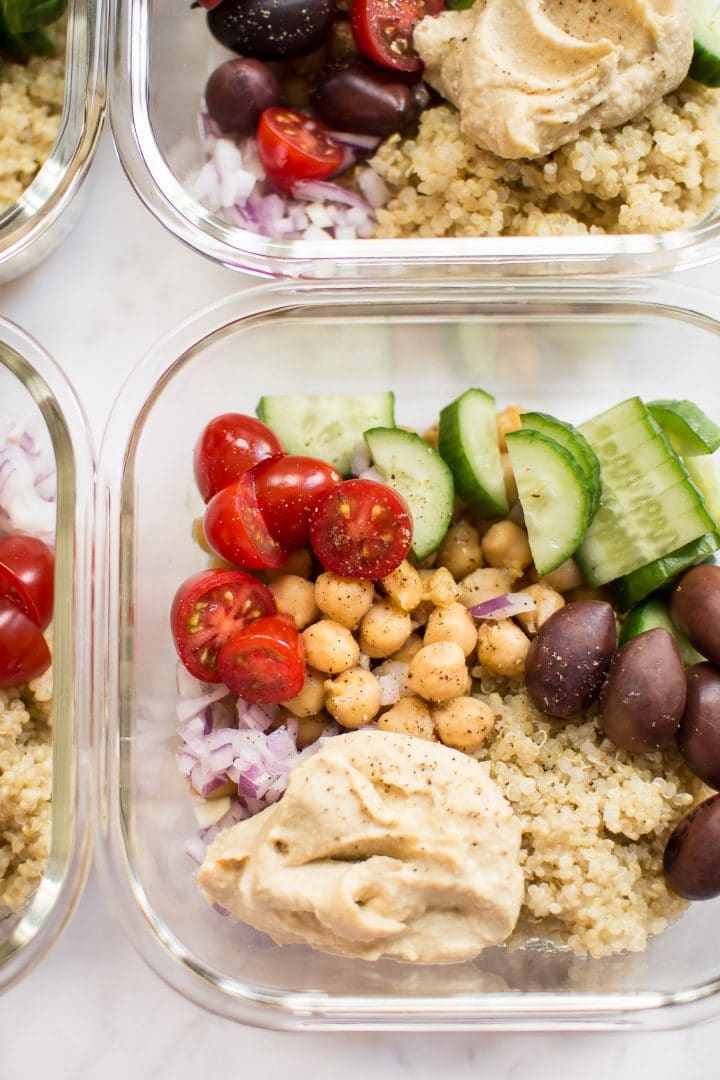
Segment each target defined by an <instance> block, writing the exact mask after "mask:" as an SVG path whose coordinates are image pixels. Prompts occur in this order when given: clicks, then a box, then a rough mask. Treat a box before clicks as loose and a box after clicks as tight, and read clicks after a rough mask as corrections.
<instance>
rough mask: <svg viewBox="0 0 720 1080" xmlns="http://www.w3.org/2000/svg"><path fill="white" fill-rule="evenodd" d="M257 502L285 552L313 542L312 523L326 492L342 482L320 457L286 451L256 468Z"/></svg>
mask: <svg viewBox="0 0 720 1080" xmlns="http://www.w3.org/2000/svg"><path fill="white" fill-rule="evenodd" d="M253 475H254V479H255V490H256V491H257V498H258V505H259V507H260V511H261V513H262V515H263V517H264V519H265V523H266V525H267V527H268V529H269V530H270V533H271V535H272V536H273V537H274V538H275V540H277V542H278V543H279V544H280V545H281V546H282V547H283V548H285V550H286V551H294V550H295V549H297V548H299V547H305V546H306V545H307V544H309V542H310V523H311V521H312V516H313V514H314V512H315V508H316V507H317V504H318V503H319V501H320V499H321V498H322V497H323V495H326V494H327V492H328V491H332V489H333V488H334V487H337V485H338V484H339V483H341V482H342V477H341V475H340V473H339V472H338V471H337V469H333V467H332V465H328V464H327V462H326V461H320V459H319V458H311V457H301V456H300V455H295V454H286V455H285V456H284V457H278V458H272V459H271V460H269V461H261V462H260V464H259V465H256V466H255V468H254V469H253Z"/></svg>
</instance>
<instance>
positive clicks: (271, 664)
mask: <svg viewBox="0 0 720 1080" xmlns="http://www.w3.org/2000/svg"><path fill="white" fill-rule="evenodd" d="M217 666H218V672H219V674H220V676H221V678H222V681H223V682H224V683H225V685H226V686H227V688H228V690H232V692H233V693H234V694H237V695H238V697H241V698H244V700H245V701H249V702H251V703H252V704H254V705H274V704H276V703H277V702H280V701H289V699H290V698H293V697H295V695H296V694H299V693H300V691H301V690H302V688H303V685H304V683H305V649H304V647H303V641H302V638H301V637H300V634H299V633H298V630H297V627H296V626H295V621H294V620H293V618H292V617H291V616H290V615H270V616H268V617H267V618H265V619H257V620H256V621H255V622H253V623H250V625H249V626H246V627H244V628H243V629H242V630H239V631H238V632H237V634H233V636H232V637H231V638H230V640H229V641H228V642H227V643H226V644H225V645H223V647H222V649H221V650H220V655H219V656H218V663H217Z"/></svg>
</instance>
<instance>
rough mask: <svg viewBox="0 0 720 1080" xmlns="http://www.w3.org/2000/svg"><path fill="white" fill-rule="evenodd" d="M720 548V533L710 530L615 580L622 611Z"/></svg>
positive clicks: (614, 587)
mask: <svg viewBox="0 0 720 1080" xmlns="http://www.w3.org/2000/svg"><path fill="white" fill-rule="evenodd" d="M718 548H720V533H718V532H708V533H705V534H704V536H700V537H698V539H697V540H691V541H690V543H689V544H684V545H683V546H682V547H680V548H678V549H677V551H672V552H670V554H669V555H664V556H663V557H662V558H661V559H655V560H654V561H653V562H651V563H648V564H647V565H646V566H641V567H639V568H638V569H637V570H633V572H632V573H631V574H627V575H626V576H625V577H621V578H619V579H618V581H616V582H615V584H614V586H613V591H614V594H615V604H616V606H617V608H618V610H619V611H627V610H628V609H629V608H631V607H633V605H634V604H639V603H640V601H641V600H644V599H645V597H646V596H649V595H650V593H653V592H656V591H657V590H658V589H662V588H663V587H664V586H665V585H668V584H669V583H670V582H672V581H673V580H674V579H675V578H676V577H677V576H678V574H682V572H683V571H684V570H687V569H689V567H691V566H696V565H697V564H698V563H701V562H704V560H705V559H707V557H708V555H712V553H713V552H714V551H717V550H718Z"/></svg>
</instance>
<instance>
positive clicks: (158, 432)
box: [95, 280, 720, 1030]
mask: <svg viewBox="0 0 720 1080" xmlns="http://www.w3.org/2000/svg"><path fill="white" fill-rule="evenodd" d="M711 299H712V298H709V297H707V296H705V297H703V296H702V294H697V293H694V292H692V291H691V290H686V289H682V288H677V287H671V286H668V285H666V284H662V285H656V286H653V287H648V286H647V284H645V285H643V286H641V285H639V284H638V283H635V282H633V281H632V280H628V281H625V282H624V283H622V284H618V283H616V284H614V285H612V286H607V287H604V286H602V285H598V284H597V283H596V284H595V285H594V286H593V287H592V288H588V286H587V284H583V283H578V282H575V283H571V282H567V281H559V280H555V281H553V282H542V281H537V282H528V283H525V284H520V283H517V282H516V283H515V284H513V285H512V286H509V285H508V284H507V283H505V284H503V283H501V282H495V283H487V284H485V285H484V286H483V287H480V288H478V287H477V286H473V285H472V284H470V283H468V282H464V283H459V284H457V285H449V284H447V282H446V283H444V284H443V285H442V286H435V285H430V284H421V283H415V284H413V285H407V284H396V285H391V286H389V285H388V284H387V282H384V283H383V282H377V281H376V282H372V283H364V284H363V286H362V288H357V287H353V286H351V285H349V284H348V285H334V286H333V287H332V288H327V287H323V286H320V285H318V284H308V283H296V284H295V285H282V286H280V285H271V286H263V287H261V288H257V289H255V290H251V291H249V292H245V293H243V294H241V295H238V296H235V297H232V298H229V299H226V300H224V301H222V302H221V303H219V304H218V305H216V306H214V307H212V308H210V309H208V310H206V311H204V312H202V313H201V314H199V315H197V316H195V317H193V318H191V319H190V320H189V321H187V322H186V323H185V324H184V325H183V326H181V327H180V328H179V329H178V330H176V331H174V332H173V333H172V334H170V335H169V336H168V337H166V338H165V339H164V340H163V341H162V342H161V343H160V344H159V345H158V346H157V347H156V348H155V349H154V350H153V351H152V352H151V353H150V354H149V355H148V356H147V357H146V358H145V359H144V360H143V361H142V362H141V363H140V364H139V366H138V367H137V368H136V370H135V371H134V373H133V374H132V375H131V377H130V379H129V381H128V383H127V384H126V386H125V389H124V390H123V392H122V394H121V396H120V397H119V399H118V401H117V403H116V406H115V408H114V411H113V413H112V416H111V419H110V422H109V425H108V428H107V430H106V434H105V439H104V443H103V449H102V453H101V463H100V469H99V480H98V503H97V506H98V520H97V536H98V544H97V555H98V567H97V574H98V576H97V579H96V580H97V581H98V582H102V583H103V585H102V590H101V592H100V593H99V596H98V609H97V612H96V634H97V638H96V657H97V665H98V666H97V670H96V679H95V685H96V691H97V695H98V696H97V699H96V712H97V715H98V716H100V717H102V724H103V728H102V734H101V738H100V740H99V742H98V757H97V780H98V787H97V792H98V796H99V803H98V812H97V815H96V824H97V829H98V835H97V845H96V848H97V856H98V860H99V864H100V869H101V873H102V877H103V880H104V884H105V886H106V891H107V895H108V898H109V899H110V900H111V902H112V903H113V904H114V905H115V907H116V909H117V911H118V913H119V916H120V917H121V919H122V921H123V923H124V925H125V927H126V929H127V931H128V933H129V935H130V937H131V939H132V941H133V942H134V944H135V945H136V947H137V948H138V950H139V951H140V952H141V954H142V955H143V956H144V957H145V959H146V960H147V961H148V962H149V963H150V964H151V965H152V966H153V967H154V968H155V970H156V971H157V972H158V973H159V974H160V975H161V976H162V977H163V978H164V979H165V980H166V981H167V982H168V983H170V984H171V985H172V986H174V987H175V988H176V989H178V990H179V991H180V992H181V993H183V994H184V995H185V996H186V997H188V998H189V999H191V1000H193V1001H195V1002H197V1003H199V1004H201V1005H204V1006H206V1007H207V1008H209V1009H212V1010H213V1011H214V1012H216V1013H219V1014H222V1015H224V1016H227V1017H230V1018H232V1019H235V1020H240V1021H244V1022H246V1023H253V1024H258V1025H264V1026H267V1027H275V1028H289V1029H292V1028H328V1029H330V1028H378V1029H381V1028H437V1029H440V1028H470V1029H478V1030H480V1029H483V1030H486V1029H488V1028H493V1029H538V1028H540V1029H563V1028H564V1029H572V1028H619V1027H625V1028H642V1027H651V1028H652V1027H654V1028H659V1027H670V1026H676V1025H680V1024H683V1023H687V1022H690V1021H694V1020H697V1019H701V1018H705V1017H708V1016H710V1015H712V1014H713V1012H715V1011H716V1010H717V1007H718V1003H717V1001H716V998H717V997H718V994H720V945H718V944H717V934H716V933H715V924H716V922H717V918H718V912H719V911H720V902H718V901H715V902H706V903H701V904H695V905H694V906H691V907H690V909H689V910H688V911H687V913H686V914H685V915H684V916H683V917H682V919H681V920H680V921H678V922H677V923H676V924H674V925H673V926H671V927H670V928H669V929H668V930H666V931H665V932H664V933H663V934H661V935H659V936H658V937H656V938H655V939H653V940H652V941H651V943H650V946H649V948H648V950H647V951H646V952H645V953H641V954H625V955H619V956H615V957H612V958H610V959H604V960H589V959H585V958H582V957H578V956H575V955H574V954H572V953H570V952H568V951H567V950H560V949H552V948H550V947H549V946H543V945H541V944H539V945H536V946H534V947H531V948H525V949H522V950H520V951H514V952H508V951H506V950H505V949H504V948H502V947H501V948H495V949H492V950H489V951H486V952H485V953H483V954H482V955H480V956H479V957H477V958H476V959H475V960H474V961H473V962H471V963H466V964H454V965H449V966H439V967H430V966H425V967H417V966H412V965H402V964H396V963H393V962H379V963H368V962H365V961H359V960H343V959H339V958H336V957H330V956H326V955H323V954H321V953H319V952H314V951H311V950H309V949H306V948H301V947H298V946H292V947H283V948H280V947H278V946H275V945H274V944H273V943H272V941H271V940H270V939H269V938H267V937H265V936H263V935H261V934H259V933H257V932H255V931H253V930H252V929H250V928H248V927H247V926H245V925H243V924H241V923H240V922H238V921H237V920H235V919H233V918H222V917H221V916H219V915H218V914H217V913H216V912H214V911H213V910H212V909H211V908H210V907H209V906H208V905H207V904H206V902H205V901H204V900H203V898H202V897H201V895H200V892H199V890H198V888H197V886H196V885H195V882H194V871H195V869H196V867H195V865H194V864H193V863H192V861H191V860H190V858H189V857H188V856H187V855H186V854H185V852H184V850H183V846H184V843H185V841H186V840H187V839H188V838H189V837H190V836H192V835H194V833H195V832H196V830H197V824H196V822H195V817H194V814H193V811H192V805H191V800H190V798H189V794H188V789H187V785H186V782H185V781H184V780H183V779H182V777H181V775H180V773H179V772H178V770H177V767H176V763H175V751H176V749H177V745H178V736H177V734H176V728H177V719H176V715H175V705H176V702H177V692H176V656H175V650H174V647H173V643H172V639H171V635H170V631H169V611H170V606H171V602H172V598H173V596H174V593H175V590H176V589H177V587H178V584H179V583H180V582H181V581H182V580H183V579H185V578H186V577H187V576H189V575H190V574H192V573H195V572H197V571H198V570H200V569H202V568H203V567H204V566H205V565H207V564H206V559H205V557H204V555H203V553H202V552H201V551H200V549H199V548H198V546H197V544H196V542H195V541H194V539H193V535H192V521H193V518H194V517H195V516H197V515H198V514H199V513H200V512H201V508H202V503H201V500H200V497H199V495H198V494H197V492H196V490H195V485H194V480H193V473H192V448H193V445H194V443H195V441H196V439H197V436H198V435H199V433H200V431H201V430H202V428H203V427H204V425H205V424H206V423H207V421H208V420H209V419H210V418H212V417H213V416H215V415H217V414H218V413H221V412H226V411H227V410H228V408H231V409H232V410H236V411H239V412H249V413H252V412H253V410H254V408H255V406H256V403H257V401H258V399H259V397H260V396H261V395H263V394H276V393H290V394H292V393H302V394H306V393H313V392H316V393H317V392H320V393H323V392H324V393H337V392H343V393H353V392H362V391H380V390H387V389H392V390H394V391H395V394H396V414H397V421H398V423H399V424H401V425H402V424H409V425H412V426H413V427H417V428H419V429H422V428H423V427H424V426H426V425H428V424H430V423H431V422H433V421H434V420H435V419H436V418H437V411H438V406H439V404H440V403H443V402H447V401H450V400H451V399H452V398H453V397H455V396H456V395H457V394H459V393H460V392H461V391H463V390H464V389H466V388H467V387H468V386H480V387H483V388H486V389H488V390H489V391H490V392H492V393H493V394H495V395H496V397H497V399H498V403H499V405H504V404H508V403H511V402H516V403H526V404H528V405H532V406H533V407H535V408H538V409H541V410H545V411H548V412H553V413H556V414H557V415H559V416H562V417H563V418H566V419H569V420H581V419H583V418H587V417H589V416H591V415H593V414H595V413H597V412H598V411H600V410H602V409H603V408H604V407H607V406H609V405H611V404H614V403H616V402H617V401H619V400H621V399H622V398H624V397H628V396H631V395H634V394H639V395H642V396H645V397H648V398H652V397H654V396H656V395H657V394H659V393H662V395H663V396H667V397H688V398H694V399H696V400H698V401H700V402H702V405H703V407H704V408H706V409H707V410H708V412H709V413H710V414H711V415H720V379H718V356H720V322H718V321H715V320H714V319H712V318H711V317H709V316H708V315H706V314H702V313H701V312H702V311H703V308H704V310H705V311H707V310H708V306H709V304H710V303H711ZM169 461H172V463H173V467H172V469H171V470H168V464H167V463H168V462H169ZM609 884H610V887H612V883H609Z"/></svg>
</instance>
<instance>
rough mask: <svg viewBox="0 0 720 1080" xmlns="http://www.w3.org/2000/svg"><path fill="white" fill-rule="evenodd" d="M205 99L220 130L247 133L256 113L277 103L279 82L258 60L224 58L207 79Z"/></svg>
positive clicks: (278, 100)
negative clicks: (222, 62) (223, 61)
mask: <svg viewBox="0 0 720 1080" xmlns="http://www.w3.org/2000/svg"><path fill="white" fill-rule="evenodd" d="M205 102H206V104H207V110H208V112H209V113H210V115H211V116H212V118H213V120H215V122H216V123H217V124H219V125H220V127H221V128H222V129H223V131H230V132H233V133H234V134H237V135H250V134H252V132H254V131H255V128H256V127H257V122H258V120H259V119H260V114H261V113H262V112H264V111H265V109H269V108H271V107H272V106H273V105H279V104H280V84H279V83H278V81H277V79H276V78H275V75H274V73H273V72H272V71H271V70H270V68H269V67H268V66H267V64H263V63H262V62H261V61H260V60H249V59H244V58H243V59H241V60H226V61H225V63H224V64H221V65H220V67H218V68H215V71H213V73H212V75H211V76H210V78H209V79H208V81H207V86H206V87H205Z"/></svg>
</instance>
